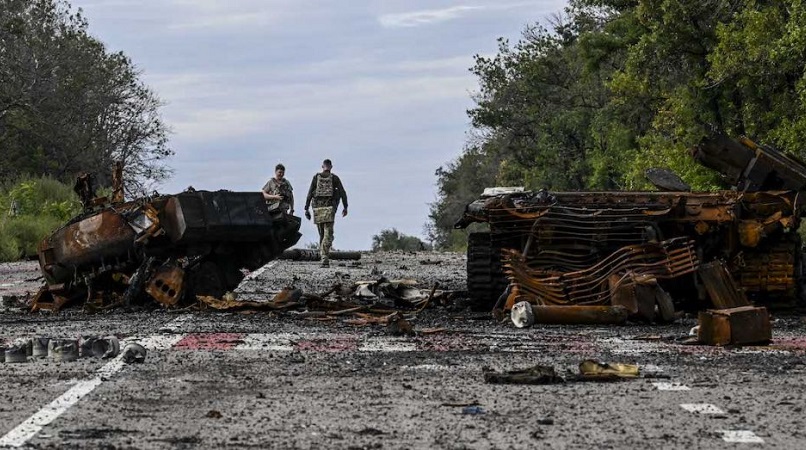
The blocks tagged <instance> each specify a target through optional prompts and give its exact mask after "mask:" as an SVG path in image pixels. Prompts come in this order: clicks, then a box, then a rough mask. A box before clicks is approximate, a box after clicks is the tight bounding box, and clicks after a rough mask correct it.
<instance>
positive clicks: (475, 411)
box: [462, 405, 487, 416]
mask: <svg viewBox="0 0 806 450" xmlns="http://www.w3.org/2000/svg"><path fill="white" fill-rule="evenodd" d="M482 414H487V410H486V409H484V408H482V407H481V406H477V405H474V406H465V407H464V408H462V415H465V416H479V415H482Z"/></svg>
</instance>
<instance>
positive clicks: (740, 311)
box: [697, 306, 772, 345]
mask: <svg viewBox="0 0 806 450" xmlns="http://www.w3.org/2000/svg"><path fill="white" fill-rule="evenodd" d="M699 322H700V330H699V332H698V334H697V338H698V339H699V340H700V342H702V343H704V344H708V345H728V344H733V345H742V344H766V343H767V342H769V341H770V340H771V339H772V330H771V328H770V315H769V313H767V308H758V307H755V306H741V307H738V308H729V309H709V310H707V311H700V315H699Z"/></svg>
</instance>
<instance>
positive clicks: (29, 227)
mask: <svg viewBox="0 0 806 450" xmlns="http://www.w3.org/2000/svg"><path fill="white" fill-rule="evenodd" d="M13 204H16V207H15V208H13V209H14V211H12V205H13ZM80 211H81V204H80V203H79V202H78V200H77V198H76V195H75V194H74V193H73V190H72V187H71V186H69V185H67V184H64V183H61V182H59V181H57V180H54V179H51V178H31V179H23V180H18V181H17V182H15V183H13V184H6V185H4V186H2V187H0V214H2V216H0V261H14V260H17V259H20V258H22V257H26V256H32V255H36V246H37V244H39V242H40V241H41V240H42V239H43V238H45V237H46V236H47V235H48V234H50V233H51V232H52V231H53V230H55V229H56V228H58V227H59V226H60V225H62V224H63V223H64V222H66V221H67V220H68V219H70V218H71V217H73V216H75V215H76V214H78V213H79V212H80Z"/></svg>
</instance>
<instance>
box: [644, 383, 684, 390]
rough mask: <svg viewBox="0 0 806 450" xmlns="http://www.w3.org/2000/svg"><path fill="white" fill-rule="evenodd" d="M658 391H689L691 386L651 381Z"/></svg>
mask: <svg viewBox="0 0 806 450" xmlns="http://www.w3.org/2000/svg"><path fill="white" fill-rule="evenodd" d="M652 385H653V386H655V387H656V388H657V389H658V390H659V391H690V390H691V388H690V387H688V386H686V385H685V384H681V383H667V382H663V381H659V382H657V383H652Z"/></svg>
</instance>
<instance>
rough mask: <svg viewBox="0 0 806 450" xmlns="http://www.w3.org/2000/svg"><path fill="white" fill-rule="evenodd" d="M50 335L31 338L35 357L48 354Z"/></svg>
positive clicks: (42, 356)
mask: <svg viewBox="0 0 806 450" xmlns="http://www.w3.org/2000/svg"><path fill="white" fill-rule="evenodd" d="M49 342H50V338H49V337H45V336H35V337H32V338H31V356H33V357H34V358H44V357H46V356H48V343H49Z"/></svg>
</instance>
